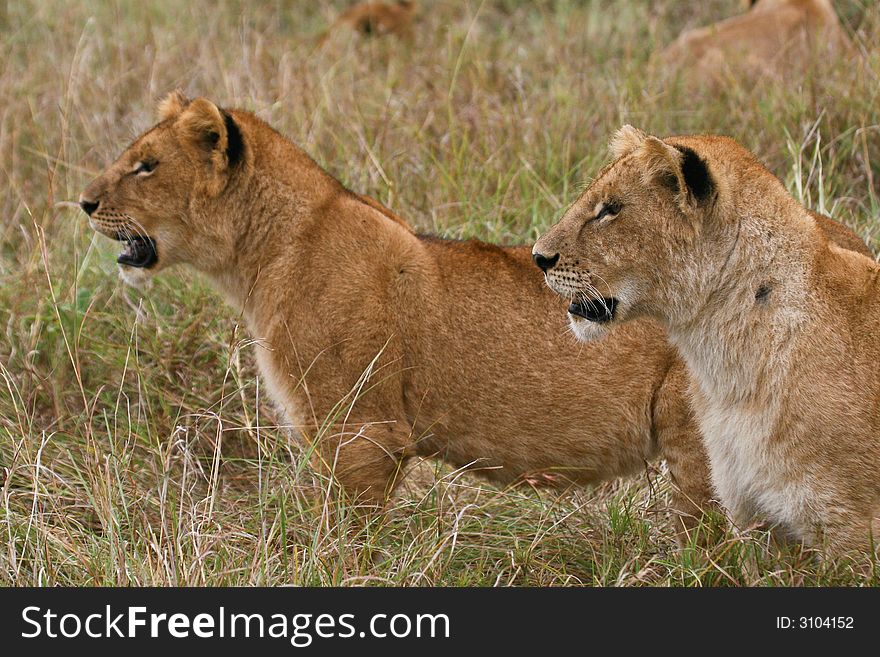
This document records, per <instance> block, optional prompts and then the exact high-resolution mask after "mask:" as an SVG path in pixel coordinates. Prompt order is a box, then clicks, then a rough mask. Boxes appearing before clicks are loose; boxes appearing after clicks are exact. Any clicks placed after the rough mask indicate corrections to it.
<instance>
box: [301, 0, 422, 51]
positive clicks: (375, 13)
mask: <svg viewBox="0 0 880 657" xmlns="http://www.w3.org/2000/svg"><path fill="white" fill-rule="evenodd" d="M416 8H417V4H416V2H415V0H397V2H392V3H387V2H359V3H357V4H356V5H354V6H352V7H349V8H348V9H346V10H345V11H344V12H342V13H341V14H340V15H339V17H338V18H337V19H336V20H335V21H333V24H332V25H330V27H328V28H327V31H326V32H324V34H323V35H321V37H320V39H318V44H317V45H318V46H321V45H323V44H324V43H326V41H327V39H329V38H330V36H331V35H332V34H333V33H335V32H338V31H339V30H341V29H350V30H353V31H354V32H356V33H357V34H360V35H361V36H364V37H372V36H384V35H386V34H393V35H395V36H398V37H401V38H404V39H410V38H412V25H413V19H414V18H415V15H416Z"/></svg>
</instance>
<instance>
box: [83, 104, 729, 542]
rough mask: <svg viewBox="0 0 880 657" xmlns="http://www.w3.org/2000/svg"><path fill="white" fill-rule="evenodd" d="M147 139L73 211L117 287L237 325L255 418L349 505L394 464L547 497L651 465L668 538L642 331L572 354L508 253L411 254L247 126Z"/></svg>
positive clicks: (411, 247)
mask: <svg viewBox="0 0 880 657" xmlns="http://www.w3.org/2000/svg"><path fill="white" fill-rule="evenodd" d="M160 119H161V120H160V122H159V123H158V125H156V126H155V127H154V128H152V129H151V130H149V131H148V132H147V133H145V134H144V135H142V136H141V137H140V138H139V139H137V140H136V141H135V142H134V143H133V144H132V145H131V146H130V147H129V148H128V149H127V150H126V151H125V152H124V153H122V155H121V156H120V157H119V159H118V160H117V161H116V162H115V163H114V164H113V165H112V166H110V168H108V169H107V170H106V171H105V172H104V173H103V174H102V175H100V176H99V177H98V178H96V179H95V180H94V181H93V182H92V183H91V184H90V185H89V186H88V188H87V189H86V190H85V192H84V193H83V195H82V198H81V203H82V208H83V210H84V211H85V212H86V213H88V215H89V219H90V223H91V225H92V227H93V228H94V229H95V230H97V231H99V232H100V233H102V234H103V235H106V236H107V237H109V238H111V239H116V240H119V241H121V242H122V243H123V244H124V248H123V250H122V253H121V254H120V255H119V258H118V261H119V263H120V264H121V265H122V269H123V271H124V272H125V277H126V278H127V279H132V278H144V277H149V276H152V275H153V274H155V273H156V272H158V271H160V270H161V269H164V268H165V267H169V266H172V265H174V264H186V265H189V266H191V267H193V268H194V269H196V270H197V271H199V272H202V273H203V274H204V275H205V276H206V277H207V278H208V280H209V281H211V282H212V283H213V285H214V286H215V288H217V289H218V290H219V291H220V292H222V293H223V294H224V296H225V297H226V299H227V300H228V301H229V302H230V304H231V305H233V306H234V307H235V308H237V309H238V310H240V311H241V313H242V316H243V318H244V320H245V322H246V324H247V327H248V329H249V331H250V333H251V334H252V335H253V336H254V337H255V338H256V343H257V345H258V346H257V347H256V351H257V362H258V365H259V369H260V373H261V376H262V378H263V380H264V381H265V382H266V385H267V387H268V389H269V391H270V393H271V396H272V398H273V399H274V400H275V401H276V402H278V404H279V405H280V406H281V407H282V408H283V410H284V412H285V415H286V418H287V419H288V421H289V423H290V425H292V426H293V427H295V429H296V431H297V432H298V433H299V434H300V435H301V436H302V437H303V438H304V440H305V443H306V445H307V446H309V447H313V448H314V449H313V450H311V451H312V453H313V455H314V463H315V465H316V468H318V469H319V470H320V471H322V472H325V473H332V474H333V475H334V476H335V478H336V480H337V481H338V482H339V483H340V484H341V485H342V486H343V488H344V489H345V490H346V491H347V492H348V493H349V494H350V495H351V497H352V498H359V500H360V501H361V502H363V503H366V504H368V505H370V506H381V505H382V504H383V503H384V501H385V499H386V496H387V495H389V494H390V493H391V492H392V491H393V490H394V487H395V486H396V484H397V483H398V481H399V479H400V476H399V475H400V473H401V471H402V468H403V467H404V464H405V463H406V462H407V461H408V460H409V459H411V458H412V457H439V458H442V459H444V460H445V461H447V462H449V463H451V464H453V465H454V466H456V467H467V468H471V469H474V470H477V471H478V472H480V473H482V474H483V475H484V476H486V477H488V478H490V479H494V480H496V481H499V482H508V483H514V482H517V481H520V482H521V481H528V482H532V483H535V484H545V485H552V486H556V487H563V488H564V487H567V486H570V485H572V484H578V485H588V484H595V483H598V482H601V481H605V480H609V479H613V478H617V477H621V476H626V475H632V474H637V473H640V472H643V471H644V469H645V464H646V462H649V461H653V460H656V459H658V458H665V459H666V460H667V463H668V465H669V470H670V473H671V474H672V477H673V480H674V482H675V484H676V486H675V488H674V492H673V506H674V508H675V510H676V511H677V513H678V515H679V516H680V517H681V523H679V525H678V526H679V528H680V529H683V528H685V527H688V526H692V525H693V523H694V522H695V517H696V516H699V515H700V512H701V510H702V509H703V508H705V507H706V506H707V505H709V503H710V498H711V497H712V489H711V486H710V484H709V475H708V469H707V461H706V456H705V453H704V452H703V450H702V447H701V444H700V441H699V437H698V432H697V429H696V425H695V424H694V422H693V418H692V416H691V414H690V410H689V407H688V404H687V398H686V388H687V378H686V376H685V372H684V368H683V366H682V363H681V362H680V361H679V360H678V359H677V358H676V357H675V354H674V351H673V350H672V349H671V348H670V347H669V345H668V344H667V341H666V339H665V336H664V333H663V331H662V330H661V329H660V328H659V327H658V326H657V325H656V324H654V323H650V322H642V323H638V324H634V325H632V326H631V327H629V328H628V329H626V330H623V331H620V332H619V333H618V335H617V336H616V337H615V338H614V339H613V340H609V341H607V342H606V343H604V344H603V345H601V346H597V347H589V346H587V347H581V346H579V345H578V344H577V343H576V342H575V341H574V339H573V338H572V336H571V335H570V334H569V333H568V330H567V324H566V322H565V319H564V308H565V306H564V305H561V301H560V300H559V299H558V297H556V295H554V294H553V293H552V292H551V291H550V290H548V289H547V288H546V286H544V284H543V282H542V280H541V277H540V276H538V275H537V272H536V271H535V269H534V264H533V263H532V258H531V254H530V251H529V249H528V247H512V248H504V247H498V246H494V245H490V244H485V243H483V242H478V241H456V240H444V239H438V238H435V237H424V236H418V235H416V234H415V233H414V232H413V231H412V230H411V229H410V228H409V227H408V226H407V224H406V223H405V222H404V221H403V220H402V219H400V218H399V217H397V216H396V215H395V214H394V213H393V212H391V211H390V210H388V209H387V208H385V207H384V206H382V205H381V204H380V203H378V202H376V201H373V200H372V199H367V198H365V197H363V196H360V195H358V194H355V193H353V192H351V191H349V190H347V189H346V188H345V187H343V186H342V184H340V183H339V181H337V180H336V179H335V178H333V177H332V176H330V175H329V174H328V173H327V172H325V171H324V170H323V169H321V167H319V166H318V165H317V164H316V163H315V162H314V161H313V160H312V159H311V158H310V157H309V156H308V155H306V153H304V152H303V151H302V150H300V149H299V148H298V147H297V146H295V145H294V144H293V143H291V142H290V141H288V140H287V139H285V138H284V137H282V136H281V135H280V134H279V133H277V132H276V131H275V130H273V129H272V128H271V127H270V126H268V125H267V124H266V123H264V122H263V121H261V120H260V119H258V118H257V117H256V116H254V115H253V114H250V113H247V112H242V111H236V110H224V109H221V108H219V107H217V106H216V105H215V104H214V103H212V102H210V101H209V100H206V99H204V98H198V99H196V100H193V101H189V100H187V99H186V98H183V97H182V96H180V95H172V96H170V97H169V98H167V99H166V100H165V101H164V102H163V103H162V104H161V107H160ZM586 367H589V368H590V376H589V377H586V379H585V377H584V376H583V372H584V368H586Z"/></svg>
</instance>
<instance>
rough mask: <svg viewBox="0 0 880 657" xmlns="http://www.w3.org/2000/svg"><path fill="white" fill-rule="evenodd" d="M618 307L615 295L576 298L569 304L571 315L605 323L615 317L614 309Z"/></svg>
mask: <svg viewBox="0 0 880 657" xmlns="http://www.w3.org/2000/svg"><path fill="white" fill-rule="evenodd" d="M615 308H617V299H616V298H614V297H602V298H600V299H586V298H580V299H575V300H574V301H572V302H571V304H570V305H569V306H568V312H569V314H570V315H575V316H577V317H583V318H584V319H585V320H587V321H588V322H595V323H597V324H605V323H606V322H610V321H611V320H612V319H614V310H615Z"/></svg>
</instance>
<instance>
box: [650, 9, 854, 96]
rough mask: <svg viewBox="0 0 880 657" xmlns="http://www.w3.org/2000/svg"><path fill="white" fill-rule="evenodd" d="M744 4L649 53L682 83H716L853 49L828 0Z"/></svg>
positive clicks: (780, 72) (774, 72)
mask: <svg viewBox="0 0 880 657" xmlns="http://www.w3.org/2000/svg"><path fill="white" fill-rule="evenodd" d="M746 4H748V5H749V7H750V8H749V10H748V11H747V12H746V13H744V14H741V15H738V16H733V17H731V18H728V19H726V20H723V21H720V22H718V23H715V24H713V25H709V26H707V27H700V28H696V29H693V30H686V31H685V32H682V34H681V35H680V36H679V37H678V39H676V40H675V42H673V43H672V44H671V45H669V46H668V47H666V48H665V49H664V50H662V51H661V52H660V53H658V54H657V56H656V57H655V62H656V63H658V64H659V65H660V66H661V67H662V68H663V69H664V70H665V71H666V73H667V74H668V75H670V76H676V75H678V76H681V78H682V79H683V81H684V82H685V83H688V84H692V85H698V86H716V85H722V84H724V83H725V82H728V81H730V80H731V79H739V80H740V81H746V80H754V79H757V78H759V77H771V78H781V77H783V76H790V75H791V74H792V73H797V74H802V73H803V72H804V71H805V70H806V69H807V67H808V66H810V65H812V64H814V63H816V62H818V61H820V60H821V61H826V60H829V59H831V60H833V59H834V58H838V57H841V56H845V55H849V54H850V53H853V52H855V49H854V48H853V45H852V43H851V42H850V39H849V37H848V36H847V34H846V32H845V31H844V29H843V28H842V27H841V24H840V21H839V20H838V17H837V14H836V13H835V11H834V6H833V5H832V3H831V1H830V0H758V1H757V2H747V3H746Z"/></svg>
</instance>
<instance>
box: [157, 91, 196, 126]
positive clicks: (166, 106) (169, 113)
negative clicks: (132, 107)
mask: <svg viewBox="0 0 880 657" xmlns="http://www.w3.org/2000/svg"><path fill="white" fill-rule="evenodd" d="M187 105H189V98H187V97H186V96H184V95H183V92H182V91H181V90H180V89H175V90H174V91H172V92H171V93H170V94H168V95H167V96H165V98H163V99H162V100H160V101H159V106H158V107H157V108H156V116H157V118H158V119H159V121H160V122H161V121H167V120H168V119H173V118H174V117H175V116H177V115H178V114H180V113H181V112H182V111H183V109H184V108H185V107H186V106H187Z"/></svg>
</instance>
